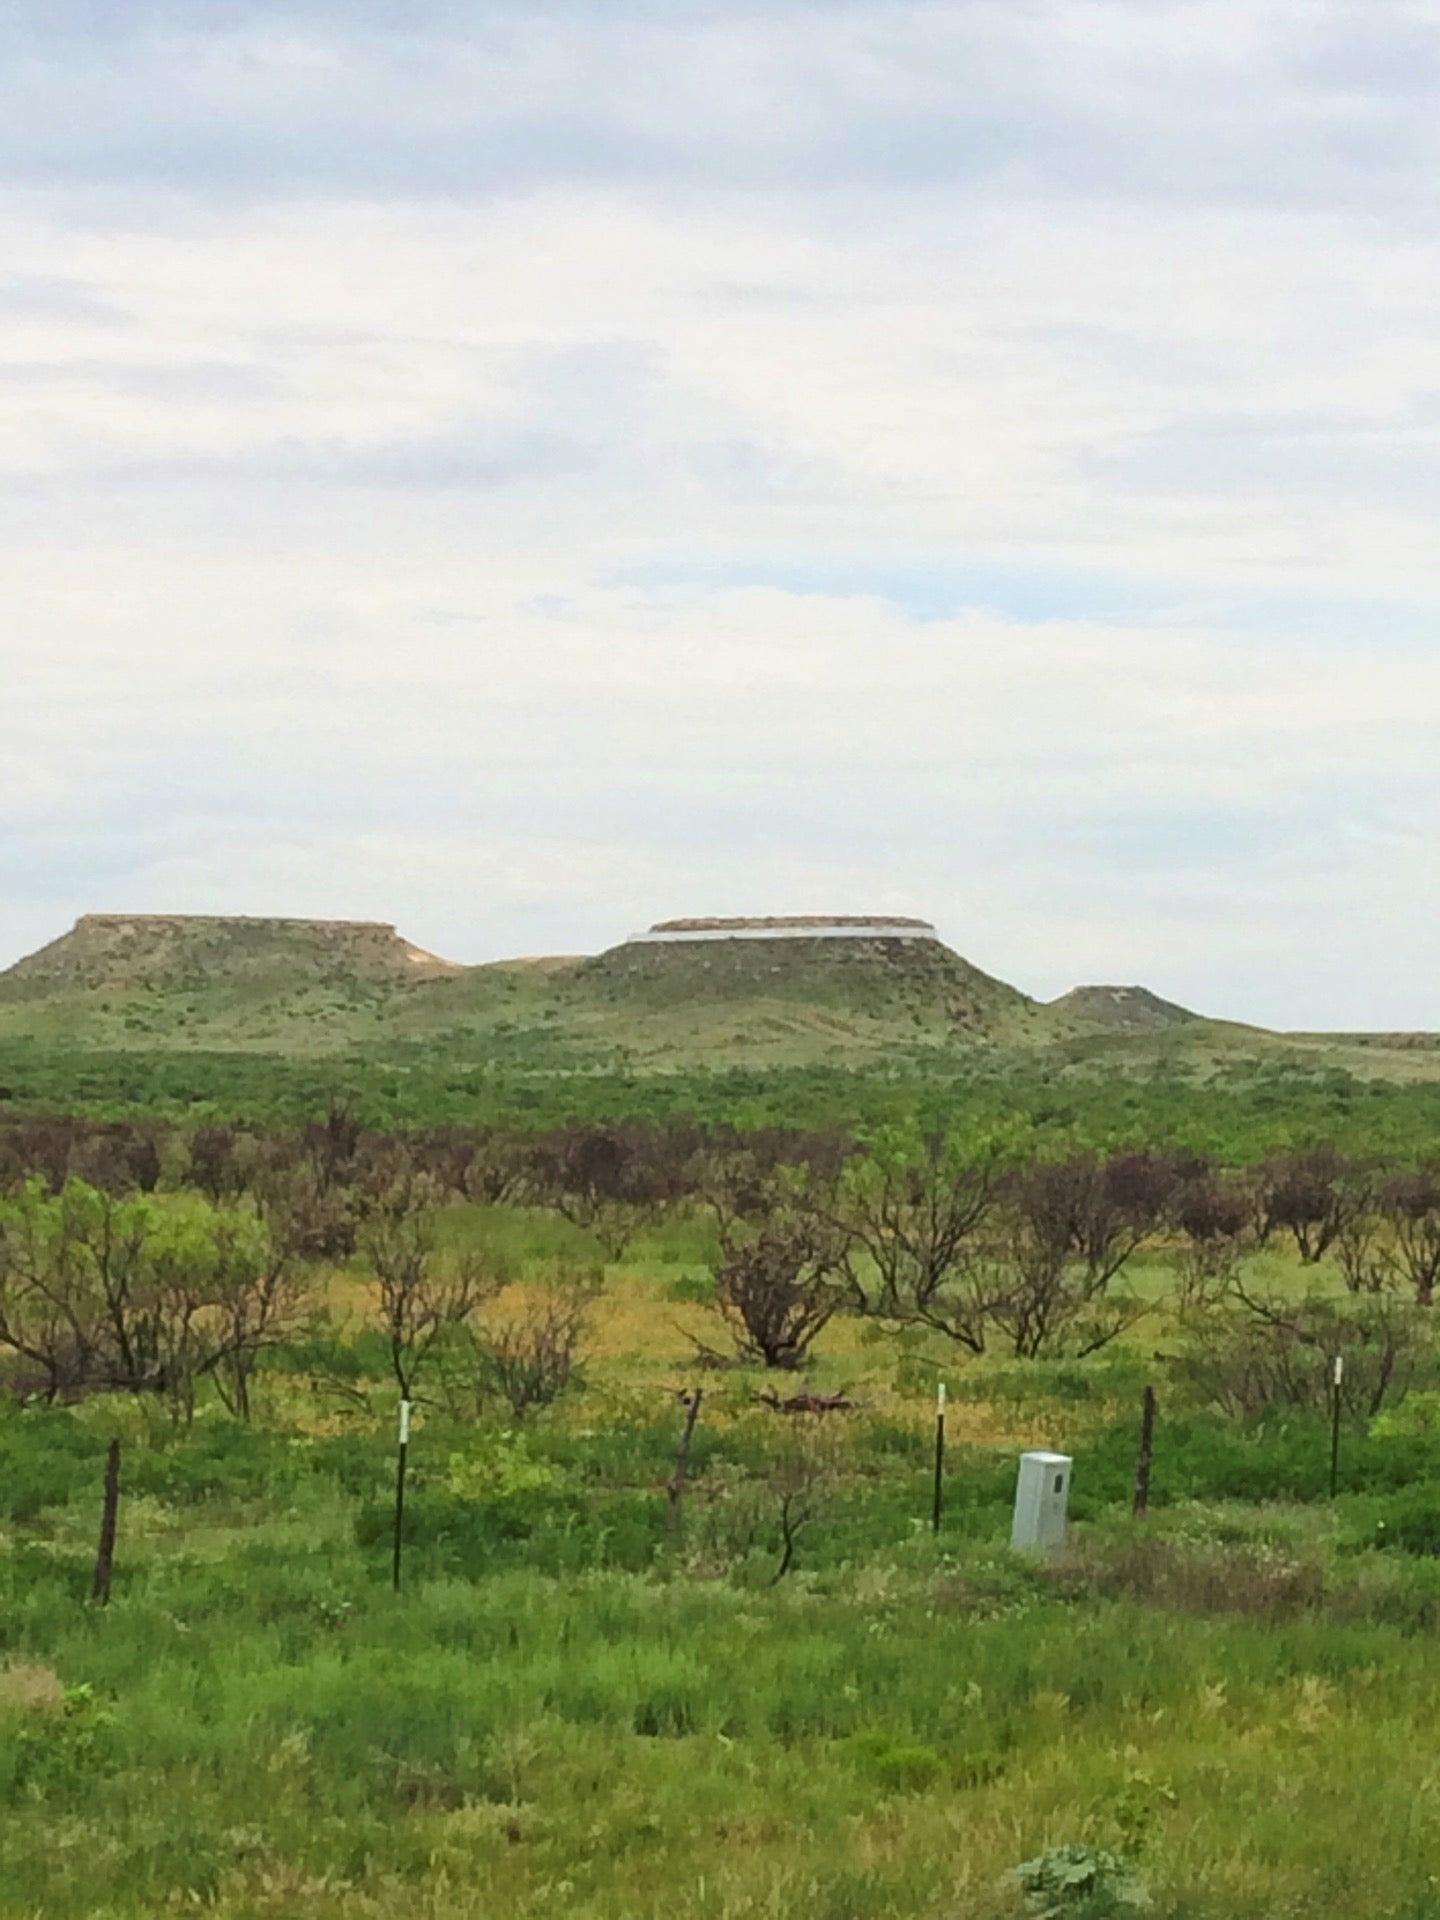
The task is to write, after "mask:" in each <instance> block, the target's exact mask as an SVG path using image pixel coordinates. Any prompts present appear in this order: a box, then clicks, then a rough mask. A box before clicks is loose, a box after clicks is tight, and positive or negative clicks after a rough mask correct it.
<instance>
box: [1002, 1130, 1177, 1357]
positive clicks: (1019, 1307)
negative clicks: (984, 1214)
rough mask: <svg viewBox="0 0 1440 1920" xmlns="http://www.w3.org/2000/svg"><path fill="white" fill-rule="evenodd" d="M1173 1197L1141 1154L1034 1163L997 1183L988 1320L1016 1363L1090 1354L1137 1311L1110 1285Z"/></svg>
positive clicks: (1167, 1178) (1159, 1166)
mask: <svg viewBox="0 0 1440 1920" xmlns="http://www.w3.org/2000/svg"><path fill="white" fill-rule="evenodd" d="M1174 1188H1175V1173H1174V1168H1173V1167H1172V1166H1171V1164H1170V1163H1168V1162H1166V1161H1164V1160H1160V1159H1158V1158H1156V1157H1155V1156H1152V1155H1150V1154H1142V1153H1127V1154H1118V1155H1115V1156H1112V1157H1111V1158H1110V1159H1103V1160H1102V1159H1100V1158H1098V1157H1097V1156H1096V1155H1094V1154H1075V1155H1072V1156H1071V1157H1070V1158H1069V1159H1068V1160H1061V1161H1040V1162H1037V1163H1036V1164H1035V1165H1034V1166H1031V1167H1027V1168H1026V1169H1024V1170H1023V1171H1022V1172H1020V1173H1017V1174H1015V1175H1013V1176H1012V1177H1011V1179H1010V1180H1009V1181H1008V1182H1007V1183H1006V1189H1005V1193H1004V1205H1003V1206H1002V1207H1001V1208H1000V1209H999V1212H998V1216H997V1223H996V1233H995V1240H994V1246H995V1274H996V1280H995V1282H994V1283H993V1284H992V1304H991V1306H990V1319H991V1320H992V1322H993V1323H994V1325H995V1326H996V1327H997V1328H998V1329H999V1330H1000V1331H1001V1332H1002V1333H1003V1334H1004V1335H1005V1337H1006V1339H1007V1341H1008V1342H1009V1345H1010V1348H1011V1351H1012V1352H1013V1353H1015V1354H1016V1355H1017V1356H1018V1357H1020V1358H1024V1359H1034V1358H1036V1357H1038V1356H1039V1355H1040V1354H1042V1353H1046V1352H1051V1351H1054V1350H1055V1349H1056V1348H1058V1347H1060V1346H1062V1345H1063V1346H1064V1347H1065V1349H1066V1350H1067V1351H1073V1352H1074V1353H1075V1354H1076V1355H1084V1354H1089V1353H1095V1352H1097V1351H1098V1350H1099V1349H1100V1348H1101V1347H1103V1346H1107V1345H1108V1344H1109V1343H1110V1342H1111V1341H1112V1340H1114V1339H1115V1338H1117V1336H1118V1335H1119V1334H1121V1333H1122V1332H1124V1330H1125V1329H1126V1328H1127V1327H1129V1326H1131V1325H1132V1324H1133V1323H1134V1321H1135V1320H1136V1319H1137V1318H1138V1317H1139V1315H1140V1313H1141V1311H1142V1310H1143V1309H1142V1308H1141V1306H1140V1304H1139V1303H1138V1302H1137V1301H1135V1300H1133V1299H1129V1298H1116V1297H1112V1296H1111V1293H1110V1287H1111V1283H1112V1282H1113V1281H1114V1280H1115V1278H1116V1277H1117V1276H1118V1274H1119V1273H1120V1272H1121V1270H1122V1269H1123V1268H1124V1266H1125V1264H1126V1262H1127V1261H1128V1260H1129V1259H1130V1258H1131V1257H1132V1256H1133V1255H1134V1253H1135V1252H1136V1251H1137V1249H1138V1248H1139V1247H1140V1246H1141V1245H1142V1244H1143V1242H1144V1240H1145V1239H1146V1237H1147V1236H1148V1235H1149V1234H1151V1233H1153V1232H1154V1231H1155V1229H1156V1227H1157V1226H1158V1225H1159V1224H1160V1223H1161V1221H1162V1220H1163V1218H1164V1215H1165V1209H1166V1207H1167V1204H1168V1203H1169V1201H1170V1198H1171V1196H1172V1194H1173V1192H1174Z"/></svg>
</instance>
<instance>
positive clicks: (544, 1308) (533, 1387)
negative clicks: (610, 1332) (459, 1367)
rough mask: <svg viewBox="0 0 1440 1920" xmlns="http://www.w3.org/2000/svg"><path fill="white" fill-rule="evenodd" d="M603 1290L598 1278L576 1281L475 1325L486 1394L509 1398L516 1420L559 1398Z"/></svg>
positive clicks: (477, 1371)
mask: <svg viewBox="0 0 1440 1920" xmlns="http://www.w3.org/2000/svg"><path fill="white" fill-rule="evenodd" d="M598 1291H599V1283H598V1280H597V1279H596V1278H595V1277H593V1276H592V1277H589V1278H586V1279H578V1280H571V1281H569V1282H567V1283H565V1284H562V1285H560V1286H557V1287H553V1288H547V1289H545V1290H543V1291H539V1292H533V1293H531V1294H529V1295H528V1296H527V1297H526V1299H525V1300H524V1302H523V1303H522V1304H521V1305H519V1306H516V1307H513V1308H511V1309H510V1310H509V1311H508V1312H503V1313H501V1312H496V1313H491V1314H488V1315H487V1316H486V1317H485V1319H484V1320H483V1321H481V1322H478V1323H477V1324H475V1326H474V1327H473V1328H472V1331H471V1343H472V1346H471V1351H472V1354H473V1361H472V1366H473V1374H474V1380H475V1385H476V1388H477V1389H478V1392H479V1393H480V1395H481V1396H482V1397H488V1396H492V1395H493V1396H497V1397H498V1398H500V1399H501V1400H503V1401H504V1402H505V1404H506V1406H508V1407H509V1409H510V1412H511V1413H512V1415H513V1416H514V1418H515V1419H516V1420H523V1419H524V1418H525V1416H526V1415H527V1414H529V1413H532V1412H534V1411H535V1410H536V1409H537V1408H539V1407H548V1406H550V1405H551V1404H552V1403H553V1402H554V1401H556V1400H558V1399H559V1398H560V1396H561V1394H562V1393H564V1391H565V1389H566V1388H567V1387H568V1386H569V1385H570V1384H571V1381H572V1380H573V1379H574V1378H575V1376H576V1372H577V1370H578V1368H579V1365H580V1361H581V1358H582V1355H583V1350H584V1344H585V1336H586V1334H587V1332H588V1331H589V1325H590V1310H591V1307H592V1305H593V1304H594V1300H595V1296H596V1293H597V1292H598Z"/></svg>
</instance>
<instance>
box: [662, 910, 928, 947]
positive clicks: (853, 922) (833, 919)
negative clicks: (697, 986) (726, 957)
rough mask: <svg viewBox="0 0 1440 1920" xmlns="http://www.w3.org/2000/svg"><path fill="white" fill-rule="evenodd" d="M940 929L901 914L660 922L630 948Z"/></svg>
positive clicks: (920, 934)
mask: <svg viewBox="0 0 1440 1920" xmlns="http://www.w3.org/2000/svg"><path fill="white" fill-rule="evenodd" d="M938 938H939V936H938V935H937V933H936V931H935V928H934V926H933V925H932V924H931V922H930V921H928V920H916V919H912V918H910V917H909V916H908V915H905V914H896V913H785V914H764V915H758V916H754V917H739V918H732V919H725V918H706V919H693V920H657V921H656V922H655V924H654V926H653V927H649V928H647V929H646V931H645V932H644V933H633V934H631V936H630V940H629V941H628V942H627V943H626V944H627V945H633V944H635V943H636V942H640V941H657V942H662V943H663V942H669V941H680V940H935V939H938Z"/></svg>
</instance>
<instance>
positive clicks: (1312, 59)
mask: <svg viewBox="0 0 1440 1920" xmlns="http://www.w3.org/2000/svg"><path fill="white" fill-rule="evenodd" d="M21 11H22V14H28V15H30V16H31V17H29V18H27V19H25V20H24V21H23V28H24V31H23V33H21V34H18V35H17V34H16V33H14V32H11V33H10V34H9V38H8V40H7V39H6V37H5V35H4V34H0V74H6V73H7V72H8V76H9V79H10V80H11V81H13V82H14V87H13V89H12V91H13V94H14V99H15V111H14V115H13V117H11V116H7V128H6V130H4V131H3V132H0V242H3V251H0V574H3V579H4V582H5V591H4V627H3V630H0V667H3V670H4V678H3V681H0V711H3V716H4V720H5V734H6V742H7V768H6V779H5V784H4V786H3V787H0V880H3V885H0V956H3V957H6V958H8V957H11V956H13V954H15V953H17V952H19V951H20V950H22V949H23V948H24V947H26V946H28V945H33V944H35V943H36V942H37V941H38V940H39V939H41V938H44V937H47V936H48V935H50V934H52V933H53V932H55V931H57V930H58V928H59V926H60V925H62V924H63V923H64V921H65V920H67V919H68V918H69V917H71V916H72V915H73V914H74V913H77V912H80V911H83V910H86V909H89V908H98V907H111V908H125V907H134V908H145V907H166V908H172V909H181V908H185V907H191V908H195V909H197V910H198V909H201V908H203V909H206V910H218V909H221V908H224V907H226V906H230V907H233V908H234V909H235V910H237V911H243V910H248V911H267V910H268V911H277V912H281V911H288V912H300V913H303V912H324V913H356V914H366V915H376V916H379V917H384V918H394V919H398V920H399V921H400V922H401V923H402V924H403V925H404V926H405V928H406V931H407V932H409V933H411V934H412V936H413V937H415V938H418V939H421V940H422V941H424V942H426V943H427V944H432V945H435V946H437V947H438V948H440V949H441V950H442V951H448V952H452V953H454V954H455V955H456V956H457V957H460V958H464V959H479V958H485V957H490V956H494V955H498V954H503V953H504V952H506V951H514V950H519V949H526V950H534V949H536V948H539V947H547V946H548V947H562V948H573V947H577V946H594V945H598V944H602V943H604V942H605V941H606V940H607V939H610V938H612V937H618V936H619V935H621V934H623V933H624V932H625V931H627V930H628V929H629V927H630V926H631V925H632V924H633V923H636V922H638V921H641V920H644V919H648V918H653V917H656V916H657V915H660V914H662V913H666V912H671V911H684V910H694V911H712V910H713V911H724V910H726V909H734V910H744V909H747V908H754V909H770V910H784V909H786V908H791V909H794V910H801V909H804V908H818V909H822V910H823V909H825V908H827V907H829V906H832V905H834V906H838V907H848V908H854V909H861V910H863V909H866V908H870V907H880V908H895V909H911V910H916V911H920V912H924V913H928V914H931V915H933V916H934V917H937V918H938V919H940V920H941V922H942V923H943V925H944V927H945V930H946V931H947V932H948V933H949V934H950V936H951V937H952V938H953V939H954V941H955V942H956V944H957V945H959V946H960V947H961V948H962V950H964V951H967V952H969V953H970V954H971V956H972V957H973V958H974V959H976V960H977V961H978V962H979V963H980V964H982V965H986V966H989V967H991V968H992V969H994V970H996V971H1000V972H1002V973H1006V974H1008V975H1009V976H1011V977H1013V978H1015V979H1017V980H1018V981H1019V982H1020V984H1022V985H1025V986H1027V987H1029V988H1031V989H1032V990H1035V991H1039V992H1045V993H1051V992H1058V991H1060V990H1061V989H1062V988H1063V987H1065V986H1066V985H1069V984H1071V982H1072V981H1073V980H1074V979H1075V978H1077V977H1081V976H1085V975H1094V974H1103V975H1107V976H1111V977H1121V978H1136V977H1141V978H1143V977H1145V976H1146V975H1147V974H1152V973H1153V974H1154V976H1155V977H1154V978H1153V979H1152V981H1151V984H1153V985H1155V986H1157V987H1159V988H1160V989H1161V990H1163V991H1166V992H1168V993H1171V994H1172V995H1173V996H1174V997H1176V998H1180V999H1184V1000H1188V1001H1190V1002H1192V1003H1194V1004H1198V1005H1200V1006H1202V1007H1206V1008H1213V1009H1214V1010H1216V1011H1221V1012H1226V1013H1230V1014H1233V1015H1236V1016H1239V1017H1251V1018H1256V1019H1266V1020H1270V1021H1274V1022H1278V1023H1283V1024H1289V1025H1318V1024H1322V1023H1325V1022H1330V1023H1333V1024H1343V1025H1352V1026H1353V1025H1360V1024H1367V1023H1369V1024H1375V1025H1419V1024H1440V1001H1437V997H1436V993H1435V989H1434V986H1433V981H1434V978H1435V975H1436V967H1435V963H1436V960H1437V958H1440V954H1437V952H1436V950H1435V949H1436V946H1437V937H1436V933H1435V931H1434V930H1433V929H1432V928H1431V926H1430V924H1429V921H1428V919H1427V917H1426V915H1425V913H1424V912H1421V911H1417V908H1416V904H1415V903H1416V902H1417V901H1423V900H1426V899H1428V898H1429V897H1431V896H1432V895H1433V891H1434V882H1435V879H1436V845H1437V833H1440V821H1437V782H1436V776H1435V773H1434V771H1433V767H1432V760H1433V749H1432V742H1433V739H1434V737H1435V730H1436V725H1437V722H1440V662H1437V657H1436V653H1435V649H1434V645H1433V637H1432V636H1433V621H1434V616H1435V612H1436V607H1437V599H1440V593H1437V574H1436V568H1435V562H1434V558H1433V514H1434V494H1435V490H1436V476H1437V472H1440V404H1437V401H1436V397H1435V394H1436V389H1435V380H1434V372H1433V369H1434V367H1435V365H1436V364H1437V350H1440V316H1437V314H1436V311H1435V302H1434V285H1435V276H1436V270H1437V265H1440V259H1437V253H1440V246H1437V235H1436V232H1435V226H1434V220H1433V215H1432V213H1431V212H1430V200H1429V196H1430V194H1431V187H1430V181H1431V180H1432V179H1433V171H1434V164H1435V160H1436V158H1437V155H1436V153H1435V144H1436V131H1435V124H1434V116H1433V112H1432V111H1431V108H1432V100H1431V96H1430V94H1429V93H1428V92H1427V90H1426V87H1425V86H1424V85H1421V84H1419V83H1418V79H1417V76H1423V75H1424V74H1426V73H1430V74H1431V75H1432V76H1433V74H1434V72H1435V68H1436V64H1437V59H1440V21H1437V18H1436V16H1435V15H1434V12H1433V9H1431V8H1430V7H1429V6H1427V5H1421V4H1414V5H1410V4H1401V3H1400V0H1395V3H1394V4H1386V5H1382V6H1379V7H1377V8H1375V9H1373V10H1371V11H1368V12H1367V13H1366V15H1365V16H1364V18H1363V19H1361V18H1359V17H1358V16H1356V15H1355V13H1354V11H1353V10H1352V9H1345V8H1339V7H1330V6H1319V7H1317V6H1314V5H1310V4H1305V5H1301V4H1299V0H1296V3H1295V4H1281V3H1280V0H1226V3H1225V4H1220V5H1216V6H1211V7H1206V8H1198V7H1195V6H1193V5H1188V4H1187V5H1181V4H1178V0H1174V3H1168V0H1127V4H1125V5H1118V4H1090V0H1045V4H1041V5H1037V6H1035V7H1028V8H1017V7H1014V6H1013V5H1009V4H1005V5H1001V4H998V0H997V3H996V4H990V0H982V3H981V4H976V5H974V6H969V7H966V8H963V9H956V8H951V7H927V6H923V5H914V4H901V3H898V0H897V3H896V4H884V3H883V0H872V3H871V4H862V3H861V0H849V3H848V4H845V5H843V6H835V5H832V6H827V7H825V8H824V9H821V10H818V11H817V10H816V9H814V8H812V7H808V6H798V5H781V6H778V7H771V8H766V9H764V10H761V9H758V8H756V7H750V6H746V5H741V4H739V0H734V4H727V3H726V0H714V3H713V4H708V5H703V6H700V5H697V6H695V7H692V8H688V9H684V10H676V9H673V8H662V7H658V6H647V5H627V6H618V7H614V8H607V9H605V10H604V12H603V13H602V12H601V10H599V9H598V8H595V7H590V6H585V5H580V4H578V0H577V3H576V4H570V5H561V4H545V5H539V6H535V7H531V8H525V9H519V8H515V7H512V6H503V5H498V4H497V5H489V6H485V5H480V4H458V3H457V4H455V5H451V6H439V5H433V6H431V7H429V8H428V9H425V8H422V9H421V10H420V11H419V12H418V13H417V12H414V11H412V10H406V11H405V13H404V14H403V16H402V14H401V13H400V11H399V10H398V9H395V8H391V7H389V6H387V5H383V4H379V3H378V0H377V3H376V4H373V5H364V6H362V5H360V4H358V3H357V4H354V5H347V6H345V7H326V6H323V5H316V4H301V0H288V3H282V4H279V5H276V6H273V7H271V8H270V9H269V10H268V11H267V12H266V13H264V14H263V15H262V14H260V13H259V12H258V11H255V10H251V9H249V8H247V7H244V6H240V5H226V6H223V7H222V6H219V5H211V6H206V7H203V8H187V9H184V10H183V11H181V10H178V9H175V8H163V7H157V6H153V5H152V6H143V7H139V8H137V9H134V10H132V11H128V12H127V13H126V14H124V15H122V14H121V13H120V12H119V11H118V10H114V9H109V8H103V7H102V8H98V9H97V8H96V7H92V6H89V5H85V4H82V3H81V0H69V3H68V4H64V5H53V6H51V7H49V8H47V9H45V10H44V11H43V12H42V10H41V9H40V8H39V6H38V4H37V5H35V6H34V7H33V8H30V7H28V6H27V7H25V8H22V10H21ZM1402 44H1403V45H1404V47H1405V48H1406V50H1407V51H1406V55H1405V58H1404V59H1403V60H1397V59H1396V58H1395V57H1394V56H1393V49H1394V47H1396V46H1398V45H1402ZM7 60H8V63H9V64H8V68H7V64H6V63H7ZM62 95H64V96H65V97H66V98H67V100H68V102H69V104H68V105H67V109H66V112H65V114H64V115H63V116H62V115H60V114H59V112H58V110H57V107H56V101H57V100H58V99H59V98H60V97H61V96H62Z"/></svg>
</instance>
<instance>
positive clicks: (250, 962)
mask: <svg viewBox="0 0 1440 1920" xmlns="http://www.w3.org/2000/svg"><path fill="white" fill-rule="evenodd" d="M290 970H294V971H295V973H296V977H297V978H298V977H301V976H308V977H310V978H312V979H315V978H323V979H328V980H336V981H339V980H344V979H351V980H355V981H368V982H373V983H376V984H384V983H391V982H401V981H405V980H431V979H437V978H442V977H444V976H446V975H448V974H452V973H457V972H459V971H460V969H459V968H457V967H456V966H455V965H454V964H453V963H452V962H450V961H448V960H442V959H440V958H439V957H438V956H437V955H435V954H433V953H427V952H426V951H425V949H424V948H423V947H417V946H415V945H414V944H413V942H411V941H409V940H406V939H404V938H403V937H402V936H401V935H400V934H399V933H398V932H397V931H396V929H395V928H394V927H393V926H392V925H391V924H390V923H389V922H388V921H383V920H308V919H287V918H280V917H274V918H270V917H267V916H262V915H255V914H208V913H86V914H82V915H81V917H80V918H79V919H78V920H77V921H76V922H75V925H74V927H73V928H72V929H71V930H70V932H69V933H66V934H62V935H61V937H60V938H59V939H58V940H52V941H51V942H50V944H49V945H48V946H45V947H41V948H40V950H39V952H37V953H32V954H27V955H26V957H25V958H24V959H23V960H20V961H17V963H16V964H15V965H14V966H13V967H11V968H10V969H9V970H8V972H5V973H3V974H0V988H3V989H5V990H8V991H9V992H11V993H12V994H13V993H21V994H24V995H25V996H27V997H28V996H30V995H33V994H35V993H41V994H44V993H49V992H54V991H56V990H64V989H74V988H102V987H103V988H120V989H124V988H131V987H136V988H138V987H151V986H162V985H179V984H185V985H187V986H203V985H215V984H218V983H219V982H220V981H222V980H225V979H227V978H228V979H236V978H238V977H240V976H245V977H247V978H251V979H253V978H255V977H256V976H257V975H260V974H265V975H269V974H272V973H278V974H279V975H284V974H286V973H287V972H288V971H290Z"/></svg>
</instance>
